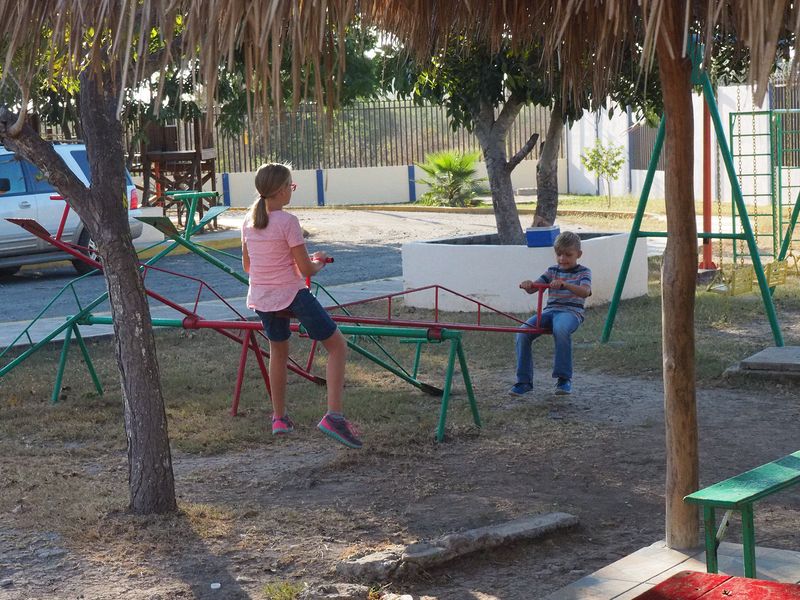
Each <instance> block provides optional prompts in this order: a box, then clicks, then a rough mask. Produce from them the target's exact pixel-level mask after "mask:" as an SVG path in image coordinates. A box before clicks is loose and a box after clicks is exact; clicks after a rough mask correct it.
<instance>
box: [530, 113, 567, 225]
mask: <svg viewBox="0 0 800 600" xmlns="http://www.w3.org/2000/svg"><path fill="white" fill-rule="evenodd" d="M563 131H564V115H563V114H562V113H561V104H560V103H559V102H556V105H555V106H554V107H553V110H552V111H551V112H550V124H549V125H548V127H547V136H546V137H545V139H544V145H543V146H542V152H541V154H540V155H539V163H538V164H537V165H536V214H534V216H533V226H534V227H550V226H551V225H552V224H553V223H555V222H556V213H557V212H558V151H559V149H560V148H561V134H562V133H563Z"/></svg>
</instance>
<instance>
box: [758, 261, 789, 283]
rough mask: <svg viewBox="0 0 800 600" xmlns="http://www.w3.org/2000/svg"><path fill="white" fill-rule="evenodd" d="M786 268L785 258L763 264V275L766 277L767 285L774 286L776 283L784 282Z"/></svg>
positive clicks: (787, 265)
mask: <svg viewBox="0 0 800 600" xmlns="http://www.w3.org/2000/svg"><path fill="white" fill-rule="evenodd" d="M795 266H796V261H795ZM788 270H789V263H788V262H787V261H786V260H775V261H772V262H770V263H767V264H766V265H764V275H766V277H767V286H769V287H775V286H776V285H781V284H782V283H786V274H787V272H788Z"/></svg>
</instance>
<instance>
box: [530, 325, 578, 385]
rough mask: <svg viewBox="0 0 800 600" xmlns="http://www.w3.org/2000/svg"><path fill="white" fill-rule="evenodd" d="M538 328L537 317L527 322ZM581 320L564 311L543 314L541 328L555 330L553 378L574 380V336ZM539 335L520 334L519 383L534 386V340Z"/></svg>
mask: <svg viewBox="0 0 800 600" xmlns="http://www.w3.org/2000/svg"><path fill="white" fill-rule="evenodd" d="M526 323H527V324H528V325H530V326H531V327H536V326H537V325H536V315H533V316H532V317H531V318H530V319H528V320H527V321H526ZM580 324H581V320H580V319H579V318H578V316H577V315H576V314H574V313H571V312H569V311H562V310H550V311H543V312H542V323H541V325H540V326H541V327H543V328H545V329H552V330H553V343H554V344H555V350H556V352H555V357H554V360H553V377H561V378H563V379H572V334H573V332H574V331H575V330H576V329H578V326H579V325H580ZM537 337H539V335H534V334H530V333H518V334H517V335H516V345H517V383H528V384H531V385H532V384H533V349H532V348H531V346H532V344H533V340H535V339H536V338H537Z"/></svg>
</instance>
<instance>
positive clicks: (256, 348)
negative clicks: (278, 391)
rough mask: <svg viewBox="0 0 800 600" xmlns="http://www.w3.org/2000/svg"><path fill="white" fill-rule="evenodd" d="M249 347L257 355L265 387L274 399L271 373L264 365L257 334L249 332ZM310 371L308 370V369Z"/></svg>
mask: <svg viewBox="0 0 800 600" xmlns="http://www.w3.org/2000/svg"><path fill="white" fill-rule="evenodd" d="M249 338H250V341H249V346H250V349H251V350H252V351H253V354H255V355H256V361H257V362H258V368H259V369H260V370H261V377H263V378H264V385H265V386H267V394H269V396H270V397H272V387H271V386H270V383H269V371H268V370H267V365H266V364H264V357H263V356H262V355H261V347H260V346H259V345H258V340H256V334H255V332H254V331H251V332H249ZM306 370H308V369H306Z"/></svg>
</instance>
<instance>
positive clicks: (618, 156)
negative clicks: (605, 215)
mask: <svg viewBox="0 0 800 600" xmlns="http://www.w3.org/2000/svg"><path fill="white" fill-rule="evenodd" d="M581 162H582V163H583V166H584V167H586V169H587V170H588V171H589V172H590V173H594V174H595V175H597V176H598V177H599V178H600V179H602V180H603V181H605V182H606V194H607V199H608V207H609V208H611V182H612V181H616V180H617V177H619V171H620V169H621V168H622V165H624V164H625V148H624V147H623V146H615V145H614V144H609V145H608V146H604V145H603V143H602V142H601V141H600V140H599V139H596V140H595V141H594V147H593V148H591V149H589V150H587V151H586V152H584V153H583V154H581Z"/></svg>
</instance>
